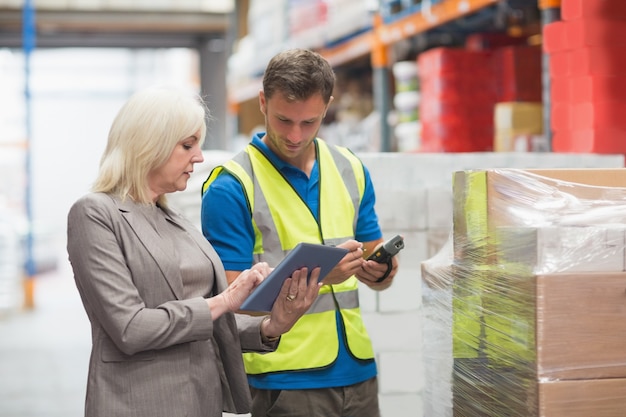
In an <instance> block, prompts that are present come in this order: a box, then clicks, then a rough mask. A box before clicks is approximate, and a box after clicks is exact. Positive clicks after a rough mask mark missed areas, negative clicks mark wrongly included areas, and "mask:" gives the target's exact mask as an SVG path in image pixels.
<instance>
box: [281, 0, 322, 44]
mask: <svg viewBox="0 0 626 417" xmlns="http://www.w3.org/2000/svg"><path fill="white" fill-rule="evenodd" d="M326 3H327V2H326V0H288V1H287V16H288V21H289V29H288V38H289V43H290V44H292V45H293V46H296V47H299V48H319V47H320V46H322V45H323V44H324V40H325V32H326V27H327V21H328V7H327V4H326Z"/></svg>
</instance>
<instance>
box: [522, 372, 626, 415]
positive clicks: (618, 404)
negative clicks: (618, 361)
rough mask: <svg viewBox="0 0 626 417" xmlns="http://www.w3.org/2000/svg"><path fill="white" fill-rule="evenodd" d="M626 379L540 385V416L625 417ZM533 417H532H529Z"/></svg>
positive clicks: (551, 382) (557, 382)
mask: <svg viewBox="0 0 626 417" xmlns="http://www.w3.org/2000/svg"><path fill="white" fill-rule="evenodd" d="M624 398H626V379H622V378H619V379H591V380H581V381H547V382H541V383H539V404H540V412H539V416H540V417H622V416H623V415H624V410H625V409H626V407H625V405H624ZM527 415H530V414H527Z"/></svg>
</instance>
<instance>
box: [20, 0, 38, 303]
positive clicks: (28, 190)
mask: <svg viewBox="0 0 626 417" xmlns="http://www.w3.org/2000/svg"><path fill="white" fill-rule="evenodd" d="M35 43H36V28H35V6H34V5H33V1H32V0H25V2H24V6H23V9H22V49H23V52H24V102H25V106H26V117H25V124H26V126H25V127H26V159H25V165H26V167H25V169H26V187H25V204H26V216H27V221H28V230H27V235H26V248H25V249H26V260H25V262H24V270H25V273H26V277H25V278H24V308H25V309H27V310H32V309H33V308H34V307H35V301H34V289H35V273H36V270H37V268H36V265H35V255H34V252H35V251H34V231H33V209H32V205H33V204H32V182H33V181H32V176H33V172H32V171H33V170H32V157H31V152H32V144H31V142H32V138H31V135H32V128H31V124H32V121H31V107H32V106H31V89H30V57H31V54H32V52H33V50H34V49H35Z"/></svg>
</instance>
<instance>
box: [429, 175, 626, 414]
mask: <svg viewBox="0 0 626 417" xmlns="http://www.w3.org/2000/svg"><path fill="white" fill-rule="evenodd" d="M453 197H454V202H453V207H454V210H453V230H452V233H451V238H450V241H449V242H448V244H447V245H446V246H444V248H443V249H442V250H441V251H440V252H439V253H438V254H437V255H436V256H434V257H433V258H431V259H429V260H427V261H425V262H424V263H423V264H422V276H423V279H424V281H425V283H426V284H427V285H426V286H427V288H428V291H427V292H426V293H425V302H424V307H425V319H426V320H425V326H426V328H425V330H424V338H425V357H426V365H425V367H426V381H425V386H426V387H427V389H426V399H425V402H426V406H425V415H429V416H431V417H448V416H454V417H475V416H481V417H518V416H519V417H533V416H539V417H565V416H567V417H583V416H584V417H588V416H594V417H608V416H615V417H617V416H621V415H623V413H624V410H625V409H626V408H625V406H624V401H623V399H624V397H625V395H626V337H625V335H626V320H625V319H626V272H625V270H626V260H625V250H624V249H625V246H626V169H555V170H526V171H525V170H516V169H492V170H483V171H462V172H456V173H455V174H454V180H453Z"/></svg>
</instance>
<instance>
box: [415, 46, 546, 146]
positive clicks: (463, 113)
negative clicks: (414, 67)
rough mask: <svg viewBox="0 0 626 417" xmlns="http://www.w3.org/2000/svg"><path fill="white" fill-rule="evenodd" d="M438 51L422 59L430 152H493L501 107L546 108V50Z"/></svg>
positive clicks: (422, 108) (424, 130)
mask: <svg viewBox="0 0 626 417" xmlns="http://www.w3.org/2000/svg"><path fill="white" fill-rule="evenodd" d="M472 48H473V49H468V48H465V49H462V48H443V47H442V48H434V49H431V50H428V51H426V52H423V53H421V54H420V55H419V56H418V58H417V63H418V70H419V79H420V81H419V82H420V88H421V100H420V109H419V114H420V121H421V124H422V143H421V148H420V150H422V151H425V152H480V151H491V150H493V148H494V106H495V105H496V103H498V102H517V101H525V102H539V103H540V102H541V88H542V87H541V49H540V48H538V47H531V46H525V45H510V46H503V47H499V48H493V49H482V50H478V49H475V48H476V46H473V47H472Z"/></svg>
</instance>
